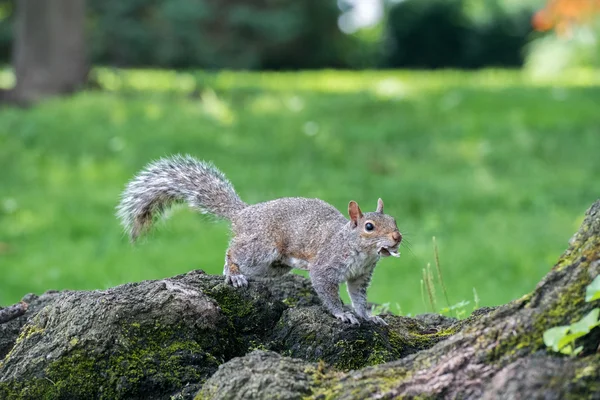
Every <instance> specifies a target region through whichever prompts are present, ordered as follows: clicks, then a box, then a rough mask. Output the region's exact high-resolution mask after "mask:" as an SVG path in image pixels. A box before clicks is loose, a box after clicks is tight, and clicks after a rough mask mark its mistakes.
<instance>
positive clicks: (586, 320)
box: [571, 308, 600, 335]
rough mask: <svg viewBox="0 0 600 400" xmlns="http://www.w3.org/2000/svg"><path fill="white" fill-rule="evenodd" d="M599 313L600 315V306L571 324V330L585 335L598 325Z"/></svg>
mask: <svg viewBox="0 0 600 400" xmlns="http://www.w3.org/2000/svg"><path fill="white" fill-rule="evenodd" d="M598 315H600V308H594V309H593V310H592V311H590V312H589V313H587V315H586V316H585V317H583V318H581V319H580V320H579V321H577V322H575V323H573V324H571V332H572V333H583V334H584V335H585V334H586V333H588V332H589V331H591V330H592V329H593V328H595V327H596V326H598Z"/></svg>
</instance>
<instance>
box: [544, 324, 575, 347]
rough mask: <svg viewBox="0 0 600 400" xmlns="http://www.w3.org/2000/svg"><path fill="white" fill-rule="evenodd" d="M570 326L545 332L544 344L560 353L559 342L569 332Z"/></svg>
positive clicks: (558, 327) (557, 327) (556, 327)
mask: <svg viewBox="0 0 600 400" xmlns="http://www.w3.org/2000/svg"><path fill="white" fill-rule="evenodd" d="M569 328H570V327H569V326H555V327H554V328H550V329H547V330H546V331H545V332H544V344H545V345H546V346H548V347H551V348H552V350H554V351H559V347H558V342H559V341H560V340H561V339H562V338H563V337H564V336H565V335H566V334H567V332H569Z"/></svg>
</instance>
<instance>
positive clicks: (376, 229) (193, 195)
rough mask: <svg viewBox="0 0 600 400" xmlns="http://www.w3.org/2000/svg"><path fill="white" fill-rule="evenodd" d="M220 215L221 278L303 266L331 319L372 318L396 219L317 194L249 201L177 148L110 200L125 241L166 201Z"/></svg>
mask: <svg viewBox="0 0 600 400" xmlns="http://www.w3.org/2000/svg"><path fill="white" fill-rule="evenodd" d="M177 202H179V203H181V202H187V203H188V205H189V206H191V207H192V208H193V209H195V210H197V211H199V212H201V213H205V214H206V213H208V214H213V215H215V216H217V217H221V218H224V219H227V220H229V221H230V223H231V230H232V233H233V237H232V239H231V241H230V243H229V248H228V249H227V251H226V253H225V267H224V269H223V274H224V275H225V282H226V283H227V284H231V285H233V286H234V287H236V288H237V287H244V286H247V285H248V280H247V278H246V277H258V278H260V277H279V276H282V275H284V274H286V273H288V272H289V271H291V270H292V269H293V268H299V269H304V270H308V271H309V276H310V279H311V283H312V285H313V288H314V289H315V291H316V293H317V294H318V296H319V298H320V299H321V301H322V303H323V305H324V306H325V307H326V308H327V309H328V310H329V312H331V314H332V315H333V316H334V317H336V318H337V319H339V320H341V321H343V322H348V323H351V324H353V325H356V324H360V322H359V319H360V320H363V321H365V320H366V321H372V322H375V323H377V324H382V325H387V323H386V322H385V321H384V320H383V319H382V318H380V317H378V316H372V315H371V313H370V309H369V308H368V306H367V287H368V286H369V283H370V281H371V275H372V274H373V270H374V268H375V265H376V264H377V262H378V261H379V259H380V258H381V257H388V256H394V257H399V256H400V253H399V252H398V247H399V245H400V242H401V241H402V234H401V233H400V231H399V230H398V226H397V225H396V220H395V219H394V218H393V217H391V216H390V215H387V214H384V213H383V201H382V200H381V199H378V201H377V209H376V210H375V212H366V213H363V212H362V211H361V209H360V207H359V206H358V204H357V203H356V202H355V201H350V203H349V204H348V214H349V217H350V219H349V220H348V219H346V217H344V215H343V214H342V213H340V212H339V211H338V210H337V209H336V208H335V207H333V206H332V205H330V204H328V203H326V202H325V201H323V200H319V199H309V198H301V197H286V198H279V199H275V200H270V201H266V202H263V203H258V204H253V205H249V204H246V203H244V202H243V201H242V200H241V199H240V197H239V196H238V195H237V193H236V191H235V189H234V188H233V185H232V184H231V182H229V180H228V179H227V178H226V177H225V175H224V174H223V173H222V172H221V171H219V170H218V169H217V168H216V167H215V166H214V165H213V164H212V163H210V162H205V161H199V160H197V159H195V158H193V157H191V156H181V155H176V156H172V157H169V158H161V159H159V160H158V161H155V162H152V163H150V164H148V165H147V166H146V167H145V168H144V169H143V170H142V171H141V172H140V173H139V174H138V175H137V176H135V177H134V178H133V179H132V180H131V181H130V182H129V183H128V184H127V186H126V188H125V190H124V191H123V193H122V195H121V201H120V204H119V205H118V206H117V216H118V217H119V218H120V220H121V222H122V224H123V226H124V228H125V230H126V232H127V233H128V235H129V236H130V239H131V241H132V242H134V241H135V240H136V238H137V237H138V236H139V235H140V234H142V233H143V232H145V231H146V230H147V229H148V228H149V227H150V225H151V224H152V221H153V219H154V217H156V216H160V215H161V214H162V213H163V212H164V211H165V210H166V209H167V208H168V207H169V206H170V205H172V204H173V203H177ZM343 282H347V288H348V294H349V295H350V298H351V300H352V307H353V309H354V313H352V312H349V311H344V308H343V303H342V300H341V299H340V296H339V285H340V284H341V283H343Z"/></svg>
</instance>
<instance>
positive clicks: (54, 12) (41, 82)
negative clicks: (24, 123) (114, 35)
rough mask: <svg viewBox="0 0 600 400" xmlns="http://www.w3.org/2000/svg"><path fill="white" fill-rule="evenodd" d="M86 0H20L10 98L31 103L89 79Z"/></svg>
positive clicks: (72, 89) (69, 90)
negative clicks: (85, 35) (86, 41)
mask: <svg viewBox="0 0 600 400" xmlns="http://www.w3.org/2000/svg"><path fill="white" fill-rule="evenodd" d="M84 20H85V1H84V0H19V1H17V4H16V24H15V45H14V50H13V67H14V70H15V75H16V81H17V83H16V86H15V88H14V89H13V90H12V91H11V92H10V93H8V94H7V95H8V99H9V100H12V101H14V102H17V103H22V104H29V103H32V102H36V101H39V100H42V99H44V98H46V97H50V96H54V95H57V94H63V93H70V92H73V91H75V90H77V89H78V88H80V87H81V86H82V85H83V84H84V83H85V81H86V78H87V73H88V65H87V62H86V54H85V38H84Z"/></svg>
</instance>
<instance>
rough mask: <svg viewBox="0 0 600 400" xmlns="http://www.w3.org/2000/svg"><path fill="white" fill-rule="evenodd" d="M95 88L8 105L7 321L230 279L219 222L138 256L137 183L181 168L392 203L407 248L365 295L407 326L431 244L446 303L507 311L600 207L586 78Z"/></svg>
mask: <svg viewBox="0 0 600 400" xmlns="http://www.w3.org/2000/svg"><path fill="white" fill-rule="evenodd" d="M98 72H99V73H98V79H99V81H100V84H101V86H102V87H103V88H104V90H96V91H86V92H82V93H79V94H77V95H75V96H72V97H68V98H61V99H54V100H51V101H47V102H45V103H43V104H40V105H39V106H37V107H35V108H32V109H28V110H23V109H16V108H3V109H0V171H1V173H0V305H7V304H9V303H13V302H16V301H18V300H19V299H20V298H21V297H22V296H23V295H24V294H26V293H28V292H35V293H41V292H43V291H45V290H48V289H65V288H70V289H102V288H106V287H109V286H112V285H117V284H120V283H125V282H130V281H139V280H144V279H156V278H161V277H167V276H171V275H175V274H179V273H184V272H186V271H189V270H191V269H195V268H202V269H204V270H206V271H207V272H210V273H214V274H218V273H221V271H222V265H223V256H224V250H225V248H226V246H227V241H228V231H227V225H226V223H224V222H217V223H214V222H211V221H210V220H209V219H207V218H206V217H203V216H200V215H197V214H194V213H193V212H191V211H189V210H187V209H185V208H180V209H178V210H176V211H174V212H173V213H172V215H171V218H170V219H168V220H167V221H165V222H164V223H160V224H158V226H157V229H155V230H153V231H152V233H150V235H148V236H147V237H146V238H145V239H143V240H142V241H141V243H139V244H137V245H135V246H131V245H130V244H129V243H128V242H127V240H126V238H125V237H124V235H123V233H122V231H121V227H120V226H119V224H118V222H117V220H116V219H115V217H114V207H115V205H116V204H117V202H118V197H119V194H120V192H121V190H122V189H123V187H124V185H125V184H126V182H127V181H128V179H129V178H131V177H132V175H133V174H134V173H136V172H137V171H138V170H139V169H140V168H142V167H143V166H144V165H145V164H146V163H147V162H149V161H151V160H153V159H156V158H157V157H160V156H164V155H169V154H173V153H179V152H181V153H189V154H192V155H194V156H197V157H199V158H202V159H210V160H213V161H214V162H215V163H216V165H217V166H218V167H219V168H221V169H222V170H223V171H224V172H225V173H226V174H227V176H228V177H229V178H230V179H231V181H232V182H233V183H234V185H235V186H236V188H237V190H238V192H239V194H240V196H241V197H242V199H244V200H245V201H247V202H250V203H253V202H259V201H263V200H268V199H272V198H275V197H282V196H305V197H319V198H322V199H324V200H326V201H328V202H330V203H332V204H333V205H335V206H336V207H337V208H339V209H340V210H342V211H344V210H346V207H347V203H348V201H349V200H351V199H354V200H357V201H358V202H359V204H360V205H361V207H362V208H363V210H374V209H375V206H376V201H377V198H378V197H382V198H383V199H384V201H385V204H386V211H387V212H388V213H390V214H392V215H394V216H396V218H397V220H398V224H399V226H400V229H401V230H402V231H403V232H404V233H405V237H406V238H407V239H408V241H410V243H411V249H410V250H408V249H406V248H405V249H404V250H403V251H402V254H403V255H402V257H401V258H400V259H394V258H392V259H385V260H383V261H382V262H381V263H380V264H379V266H378V268H377V270H376V271H375V274H374V278H373V284H372V286H371V288H370V292H369V299H370V300H372V301H375V302H380V303H385V302H389V303H391V304H392V305H395V303H398V304H399V305H400V306H401V307H402V311H403V312H404V313H409V312H410V313H418V312H424V311H426V310H427V308H426V306H425V305H423V304H422V301H421V295H420V279H421V275H422V271H421V270H422V268H423V267H425V265H426V264H427V263H428V262H431V263H432V265H433V262H434V257H433V250H432V241H431V238H432V236H436V237H437V241H438V246H439V251H440V259H441V264H442V268H443V273H444V278H445V281H446V286H447V288H448V292H449V296H450V301H451V302H452V303H456V302H458V301H460V300H471V301H472V297H473V287H475V288H476V289H477V292H478V294H479V297H480V298H481V300H480V305H495V304H500V303H504V302H507V301H510V300H511V299H514V298H517V297H519V296H521V295H523V294H524V293H526V292H528V291H530V290H532V289H533V288H534V286H535V285H536V283H537V282H538V281H539V279H540V278H541V277H542V276H544V275H545V274H546V272H547V271H548V270H549V269H550V268H551V266H552V265H553V263H554V261H555V260H556V259H557V257H558V256H559V254H560V253H561V252H562V251H563V250H564V249H565V248H566V246H567V242H568V239H569V238H570V236H571V235H572V233H573V232H574V231H575V229H576V228H577V226H578V224H579V222H580V221H581V218H582V215H583V212H584V211H585V209H586V208H587V207H588V206H589V205H590V204H591V203H592V202H593V201H595V200H596V199H597V198H598V197H600V196H599V195H600V180H599V177H600V153H599V152H600V108H599V104H600V86H599V85H600V74H599V73H597V72H594V71H588V72H587V73H580V74H576V75H572V76H565V77H563V78H561V81H559V82H532V81H529V80H528V79H527V78H526V77H525V76H523V75H521V73H520V72H517V71H482V72H476V73H467V72H453V71H443V72H389V71H388V72H386V71H382V72H334V71H322V72H306V73H283V74H280V73H269V74H259V73H233V72H223V73H220V74H216V75H213V74H206V73H200V72H182V73H175V72H167V71H128V72H114V71H110V70H106V69H102V70H99V71H98ZM0 78H2V79H0V85H2V82H9V81H10V74H7V73H3V74H0ZM440 294H441V292H440V291H439V290H438V295H440ZM441 299H442V297H441V296H438V305H440V306H443V305H444V302H442V301H441ZM391 308H392V310H394V306H392V307H391Z"/></svg>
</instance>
